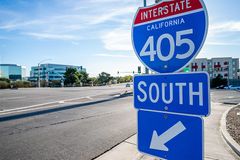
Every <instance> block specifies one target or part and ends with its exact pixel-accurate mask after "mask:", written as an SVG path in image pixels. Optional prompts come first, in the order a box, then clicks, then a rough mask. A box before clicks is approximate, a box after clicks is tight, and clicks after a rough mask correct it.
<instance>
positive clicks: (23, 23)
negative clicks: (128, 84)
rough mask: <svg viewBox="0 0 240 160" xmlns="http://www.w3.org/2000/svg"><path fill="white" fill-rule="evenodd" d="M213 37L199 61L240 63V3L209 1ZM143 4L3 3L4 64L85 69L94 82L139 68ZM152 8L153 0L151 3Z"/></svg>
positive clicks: (102, 0) (99, 0)
mask: <svg viewBox="0 0 240 160" xmlns="http://www.w3.org/2000/svg"><path fill="white" fill-rule="evenodd" d="M205 3H206V6H207V8H208V13H209V20H210V21H209V22H210V25H209V33H208V37H207V40H206V43H205V45H204V47H203V49H202V51H201V52H200V54H199V56H198V57H201V58H202V57H207V58H211V57H223V56H228V57H229V56H231V57H237V58H239V51H240V12H239V6H240V1H239V0H228V1H227V0H205ZM142 4H143V2H142V1H141V0H0V63H14V64H19V65H24V66H27V68H28V70H29V69H30V67H31V66H35V65H37V63H38V62H40V61H41V60H43V59H51V60H49V61H46V63H59V64H73V65H82V66H84V67H86V68H87V71H88V72H89V73H90V75H91V76H96V75H97V74H98V73H100V72H102V71H106V72H108V73H111V74H112V75H116V74H117V71H120V72H131V71H133V70H135V71H136V70H137V66H138V65H140V62H139V60H138V59H137V57H136V56H135V53H134V52H133V49H132V44H131V25H132V20H133V17H134V14H135V12H136V10H137V8H138V7H139V6H142ZM148 4H153V0H148Z"/></svg>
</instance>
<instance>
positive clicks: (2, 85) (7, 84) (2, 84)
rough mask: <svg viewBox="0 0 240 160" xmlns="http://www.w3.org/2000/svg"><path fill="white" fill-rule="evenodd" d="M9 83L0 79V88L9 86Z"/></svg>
mask: <svg viewBox="0 0 240 160" xmlns="http://www.w3.org/2000/svg"><path fill="white" fill-rule="evenodd" d="M9 87H10V86H9V83H8V82H6V81H0V89H6V88H9Z"/></svg>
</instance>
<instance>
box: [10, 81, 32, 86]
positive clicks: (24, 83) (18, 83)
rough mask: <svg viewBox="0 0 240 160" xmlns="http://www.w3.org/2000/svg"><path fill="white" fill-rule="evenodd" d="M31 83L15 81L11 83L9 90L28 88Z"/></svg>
mask: <svg viewBox="0 0 240 160" xmlns="http://www.w3.org/2000/svg"><path fill="white" fill-rule="evenodd" d="M29 87H31V83H30V82H28V81H15V82H12V83H11V88H29Z"/></svg>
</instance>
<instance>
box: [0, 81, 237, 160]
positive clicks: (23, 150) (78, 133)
mask: <svg viewBox="0 0 240 160" xmlns="http://www.w3.org/2000/svg"><path fill="white" fill-rule="evenodd" d="M125 89H126V88H125V87H124V86H114V87H109V88H108V87H103V88H101V87H97V88H95V89H94V88H91V89H88V88H78V89H74V88H70V89H69V88H66V89H59V90H58V89H53V90H51V89H46V90H45V89H40V90H41V91H40V90H39V89H38V90H37V91H34V90H31V94H30V93H28V95H30V96H32V97H33V98H35V99H32V98H30V97H28V98H27V99H26V100H25V102H24V101H23V102H24V104H25V105H32V104H33V103H35V104H36V103H37V102H38V103H39V102H40V103H43V102H42V101H41V100H42V99H43V100H44V98H42V97H41V96H45V99H46V97H48V96H52V97H54V98H55V99H54V100H62V99H66V98H68V97H70V98H73V97H71V95H75V94H77V96H76V97H79V96H86V95H88V96H93V94H113V93H117V92H122V91H124V90H125ZM56 90H57V91H56ZM18 91H20V92H21V93H22V92H25V93H24V94H23V95H27V93H26V92H27V91H25V90H24V89H23V90H17V91H16V92H18ZM3 92H5V93H6V92H9V93H8V96H7V95H5V94H4V96H5V100H4V103H5V102H7V100H6V98H8V97H9V95H10V94H15V96H20V95H18V94H17V93H14V91H11V90H4V91H3ZM33 93H34V94H33ZM64 93H65V94H66V95H64ZM91 93H92V95H91ZM38 94H39V96H38ZM10 97H11V96H10ZM211 97H212V101H213V102H235V103H237V102H238V103H239V102H240V92H236V91H225V90H213V91H212V92H211ZM1 98H2V97H1ZM19 99H21V98H19ZM19 99H18V100H19ZM51 100H52V99H51ZM8 101H9V102H8V103H9V104H11V105H12V106H14V105H15V106H18V105H17V104H18V103H19V104H20V102H22V100H21V101H19V102H17V100H16V99H15V100H13V99H11V100H10V99H8ZM28 101H29V102H28ZM36 101H37V102H36ZM16 103H17V104H16ZM24 104H22V105H21V106H24ZM5 105H6V103H5ZM134 133H136V111H135V109H134V107H133V103H132V97H131V96H130V97H124V98H118V99H115V100H112V101H107V102H104V103H97V104H92V105H87V106H82V107H77V108H72V109H67V110H62V111H56V112H51V113H46V114H41V115H37V116H31V117H26V118H21V119H16V120H10V121H5V122H0V144H1V145H0V155H1V156H0V160H12V159H14V160H15V159H19V160H21V159H23V160H25V159H28V160H31V159H33V160H35V159H40V160H41V159H44V160H46V159H66V160H75V159H79V160H90V159H93V158H95V157H97V156H99V155H101V154H103V153H104V152H106V151H107V150H109V149H111V148H112V147H114V146H115V145H117V144H118V143H120V142H122V141H123V140H125V139H126V138H128V137H130V136H131V135H133V134H134Z"/></svg>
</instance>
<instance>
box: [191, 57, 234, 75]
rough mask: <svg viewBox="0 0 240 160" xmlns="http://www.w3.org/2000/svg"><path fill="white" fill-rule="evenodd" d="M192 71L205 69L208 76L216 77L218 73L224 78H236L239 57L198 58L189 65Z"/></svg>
mask: <svg viewBox="0 0 240 160" xmlns="http://www.w3.org/2000/svg"><path fill="white" fill-rule="evenodd" d="M188 67H189V68H190V70H191V71H192V72H196V71H206V72H208V73H209V75H210V78H216V77H217V76H218V75H221V76H223V78H226V79H238V78H239V77H238V70H239V58H231V57H222V58H212V59H206V58H200V59H195V60H194V61H193V62H192V63H191V64H190V65H189V66H188Z"/></svg>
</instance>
